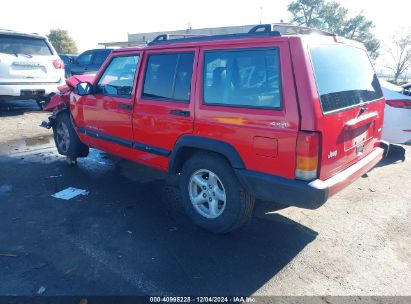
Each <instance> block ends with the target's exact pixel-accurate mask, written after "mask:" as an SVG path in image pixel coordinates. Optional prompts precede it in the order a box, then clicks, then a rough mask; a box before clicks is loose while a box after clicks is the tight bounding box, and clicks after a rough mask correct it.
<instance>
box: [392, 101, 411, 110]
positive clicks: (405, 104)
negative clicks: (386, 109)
mask: <svg viewBox="0 0 411 304" xmlns="http://www.w3.org/2000/svg"><path fill="white" fill-rule="evenodd" d="M386 103H387V105H389V106H391V107H393V108H403V109H411V99H404V100H402V99H399V100H387V101H386Z"/></svg>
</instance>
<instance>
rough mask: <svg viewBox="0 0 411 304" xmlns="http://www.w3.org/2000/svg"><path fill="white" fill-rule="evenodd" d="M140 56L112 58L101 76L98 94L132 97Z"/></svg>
mask: <svg viewBox="0 0 411 304" xmlns="http://www.w3.org/2000/svg"><path fill="white" fill-rule="evenodd" d="M138 60H139V56H124V57H116V58H113V60H111V62H110V64H109V65H108V67H107V68H106V70H105V71H104V73H103V76H101V78H100V80H99V82H98V84H97V87H96V92H95V93H96V94H102V95H107V96H119V97H125V98H127V97H130V96H131V93H132V91H133V84H134V77H135V75H136V69H137V63H138Z"/></svg>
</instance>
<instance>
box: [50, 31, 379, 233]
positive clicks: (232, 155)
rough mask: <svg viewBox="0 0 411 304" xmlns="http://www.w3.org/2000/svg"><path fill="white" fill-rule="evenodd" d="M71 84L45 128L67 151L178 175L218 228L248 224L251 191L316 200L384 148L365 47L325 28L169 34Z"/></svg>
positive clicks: (196, 210)
mask: <svg viewBox="0 0 411 304" xmlns="http://www.w3.org/2000/svg"><path fill="white" fill-rule="evenodd" d="M305 31H307V32H309V30H307V29H305ZM68 85H69V87H67V88H62V89H61V91H62V92H61V94H60V95H58V96H55V98H53V100H52V102H51V103H50V104H49V106H48V109H53V110H54V113H53V115H52V116H51V117H50V119H49V122H48V123H46V125H45V126H46V127H49V128H50V127H52V128H53V131H54V137H55V142H56V145H57V148H58V151H59V153H60V154H63V155H66V156H67V157H68V159H70V160H71V161H75V159H76V158H77V157H84V156H87V154H88V149H89V147H93V148H97V149H100V150H103V151H106V152H107V153H112V154H115V155H118V156H121V157H124V158H126V159H129V160H132V161H135V162H139V163H142V164H144V165H147V166H151V167H153V168H157V169H160V170H163V171H166V172H168V173H169V174H172V175H178V176H179V183H180V189H181V194H182V197H183V205H184V208H185V210H186V211H187V213H188V215H189V216H190V218H191V219H192V220H193V221H194V222H195V223H196V224H197V225H199V226H201V227H203V228H205V229H208V230H210V231H212V232H215V233H225V232H228V231H231V230H233V229H235V228H237V227H239V226H240V225H241V224H243V223H244V222H245V221H246V220H247V219H248V218H249V217H250V215H251V214H252V210H253V206H254V201H255V198H258V199H261V200H266V201H276V202H279V203H282V204H286V205H291V206H298V207H302V208H317V207H319V206H321V205H322V204H323V203H324V202H325V201H326V200H327V199H328V198H329V197H330V196H332V195H333V194H335V193H336V192H338V191H339V190H341V189H342V188H344V187H345V186H347V185H348V184H350V183H351V182H353V181H354V180H355V179H356V178H358V177H359V176H361V175H362V174H364V173H365V172H367V171H368V170H369V169H370V168H372V167H373V166H374V165H375V164H377V163H378V162H379V161H380V160H381V159H382V158H383V155H384V153H385V151H386V150H387V145H386V144H385V143H383V142H381V140H380V138H381V128H382V122H383V113H384V98H383V95H382V93H381V88H380V85H379V82H378V79H377V77H376V75H375V73H374V70H373V67H372V65H371V63H370V60H369V58H368V56H367V53H366V51H365V49H364V47H363V46H362V45H361V44H358V43H357V42H354V41H349V40H345V39H342V38H340V37H336V36H334V35H331V34H328V33H322V35H318V34H317V35H307V34H304V35H301V34H293V35H283V34H280V33H279V32H278V31H274V30H273V28H272V25H260V26H256V27H255V28H253V29H252V30H251V31H250V32H249V33H244V34H234V35H219V36H204V37H190V38H179V39H168V37H167V36H165V35H162V36H159V37H157V38H156V39H155V40H154V41H153V42H152V43H150V44H149V45H148V46H146V47H143V48H127V49H120V50H114V51H113V52H112V53H111V55H110V56H109V57H108V58H107V60H106V62H105V63H104V65H103V66H102V68H101V70H100V71H99V73H98V74H97V75H96V77H95V78H87V77H82V78H74V77H73V78H71V79H70V80H69V81H68Z"/></svg>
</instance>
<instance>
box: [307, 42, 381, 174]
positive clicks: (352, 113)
mask: <svg viewBox="0 0 411 304" xmlns="http://www.w3.org/2000/svg"><path fill="white" fill-rule="evenodd" d="M309 52H310V56H311V62H312V67H313V72H314V78H315V82H316V87H317V92H318V102H319V103H320V108H321V111H322V116H321V117H320V118H319V119H320V121H319V123H318V129H319V131H320V132H321V135H322V155H321V169H320V178H322V179H325V178H328V177H331V176H333V175H334V174H336V173H338V172H339V171H341V170H343V169H345V168H347V167H349V166H350V165H352V164H353V163H355V162H357V161H358V160H360V159H361V158H363V157H364V156H366V155H367V154H369V153H370V152H371V151H372V150H373V149H374V147H375V145H376V142H377V141H378V140H379V139H380V138H381V130H382V122H383V115H384V99H383V95H382V91H381V88H380V84H379V82H378V79H377V76H376V75H375V72H374V69H373V67H372V65H371V62H370V60H369V58H368V55H367V53H366V51H365V50H363V49H361V48H357V47H354V46H350V45H344V44H336V43H334V44H325V45H316V46H311V47H310V49H309Z"/></svg>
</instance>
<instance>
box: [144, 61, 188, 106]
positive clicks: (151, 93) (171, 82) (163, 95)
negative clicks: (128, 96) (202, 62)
mask: <svg viewBox="0 0 411 304" xmlns="http://www.w3.org/2000/svg"><path fill="white" fill-rule="evenodd" d="M193 63H194V53H172V54H158V55H150V56H149V57H148V60H147V68H146V75H145V78H144V88H143V94H142V97H143V98H147V99H161V100H170V101H182V102H189V101H190V90H191V76H192V73H193Z"/></svg>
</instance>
